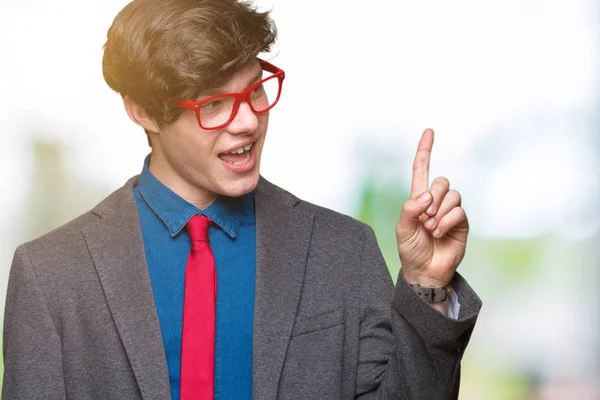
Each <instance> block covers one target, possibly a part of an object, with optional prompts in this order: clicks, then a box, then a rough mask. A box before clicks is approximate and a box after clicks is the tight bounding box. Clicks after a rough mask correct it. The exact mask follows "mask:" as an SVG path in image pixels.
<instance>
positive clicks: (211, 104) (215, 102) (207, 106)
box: [200, 100, 223, 111]
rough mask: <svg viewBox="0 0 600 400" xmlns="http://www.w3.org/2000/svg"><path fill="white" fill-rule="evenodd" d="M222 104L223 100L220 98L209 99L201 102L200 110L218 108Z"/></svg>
mask: <svg viewBox="0 0 600 400" xmlns="http://www.w3.org/2000/svg"><path fill="white" fill-rule="evenodd" d="M222 104H223V102H222V101H221V100H213V101H209V102H207V103H204V104H202V106H201V107H200V109H201V110H202V111H213V110H216V109H218V108H219V107H220V106H221V105H222Z"/></svg>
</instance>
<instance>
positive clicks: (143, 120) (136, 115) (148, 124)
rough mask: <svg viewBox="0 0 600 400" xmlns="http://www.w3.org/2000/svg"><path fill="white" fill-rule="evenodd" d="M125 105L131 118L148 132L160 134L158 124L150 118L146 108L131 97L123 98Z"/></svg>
mask: <svg viewBox="0 0 600 400" xmlns="http://www.w3.org/2000/svg"><path fill="white" fill-rule="evenodd" d="M123 105H124V106H125V111H127V115H129V118H130V119H131V120H132V121H133V122H135V123H136V124H137V125H139V126H141V127H142V128H144V130H145V131H147V132H156V133H158V132H160V128H159V126H158V123H156V121H155V120H154V118H152V117H150V116H149V115H148V113H147V112H146V110H145V109H144V107H142V106H140V105H139V104H138V103H136V102H135V101H133V100H132V99H131V98H130V97H129V96H124V97H123Z"/></svg>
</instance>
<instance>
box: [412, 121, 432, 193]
mask: <svg viewBox="0 0 600 400" xmlns="http://www.w3.org/2000/svg"><path fill="white" fill-rule="evenodd" d="M432 148H433V130H431V129H425V132H423V135H422V136H421V140H420V141H419V147H418V148H417V155H416V156H415V161H414V162H413V175H412V185H411V188H410V198H411V199H414V198H415V197H417V196H419V195H420V194H421V193H423V192H425V191H426V190H428V189H429V162H430V160H431V149H432Z"/></svg>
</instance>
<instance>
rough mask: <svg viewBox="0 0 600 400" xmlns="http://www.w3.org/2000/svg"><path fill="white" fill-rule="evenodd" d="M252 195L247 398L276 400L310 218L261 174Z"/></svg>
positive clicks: (305, 259)
mask: <svg viewBox="0 0 600 400" xmlns="http://www.w3.org/2000/svg"><path fill="white" fill-rule="evenodd" d="M255 198H256V204H255V214H256V294H255V296H256V297H255V305H254V332H253V353H252V355H253V360H252V371H253V372H252V386H253V388H252V392H253V396H252V397H253V398H255V399H275V398H276V397H277V390H278V386H279V380H280V378H281V372H282V368H283V363H284V360H285V356H286V352H287V347H288V344H289V341H290V336H291V333H292V328H293V324H294V319H295V317H296V311H297V309H298V303H299V301H300V294H301V291H302V284H303V281H304V271H305V268H306V261H307V256H308V248H309V245H310V239H311V233H312V227H313V216H312V214H310V213H307V212H305V211H301V210H298V209H295V208H294V205H295V204H297V203H298V199H296V198H295V197H293V196H292V195H291V194H289V193H287V192H285V191H283V190H282V189H279V188H278V187H276V186H274V185H272V184H271V183H269V182H267V181H266V180H264V179H263V178H261V181H260V182H259V185H258V187H257V189H256V192H255Z"/></svg>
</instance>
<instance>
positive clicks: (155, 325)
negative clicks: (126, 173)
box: [83, 179, 171, 399]
mask: <svg viewBox="0 0 600 400" xmlns="http://www.w3.org/2000/svg"><path fill="white" fill-rule="evenodd" d="M135 184H136V180H135V179H132V180H130V181H129V182H128V183H127V184H126V185H125V186H124V187H123V188H121V189H120V190H118V191H117V192H115V193H114V194H113V195H112V196H110V197H109V198H108V199H107V200H106V201H105V202H103V203H101V204H100V205H99V206H98V208H97V209H96V210H94V212H95V213H96V214H98V215H100V216H101V217H102V219H101V220H100V221H99V222H98V223H97V224H95V225H93V226H91V227H89V228H87V229H86V230H84V232H83V235H84V237H85V240H86V243H87V246H88V249H89V251H90V254H91V256H92V259H93V262H94V264H95V266H96V270H97V272H98V276H99V277H100V282H101V284H102V287H103V289H104V293H105V296H106V300H107V302H108V306H109V308H110V311H111V313H112V316H113V319H114V321H115V324H116V326H117V329H118V332H119V335H120V336H121V340H122V342H123V346H124V348H125V351H126V353H127V356H128V357H129V361H130V363H131V367H132V368H133V372H134V374H135V377H136V379H137V382H138V385H139V387H140V392H141V393H142V397H143V398H144V399H150V398H152V399H170V398H171V394H170V389H169V375H168V369H167V362H166V357H165V351H164V345H163V341H162V336H161V331H160V326H159V322H158V315H157V313H156V307H155V304H154V296H153V294H152V286H151V283H150V276H149V274H148V267H147V265H146V255H145V252H144V244H143V241H142V232H141V227H140V222H139V216H138V212H137V206H136V202H135V197H134V196H133V191H132V190H133V187H134V185H135Z"/></svg>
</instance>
